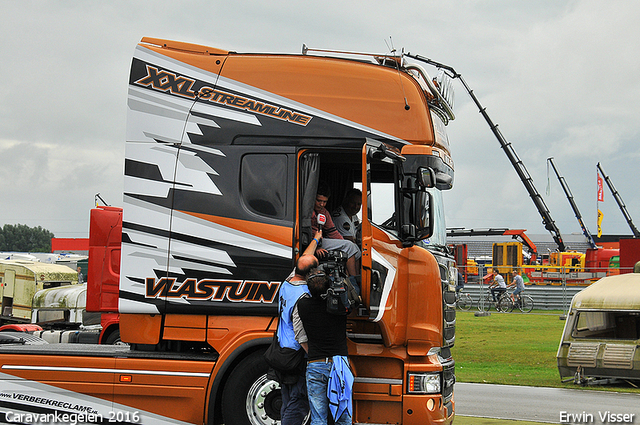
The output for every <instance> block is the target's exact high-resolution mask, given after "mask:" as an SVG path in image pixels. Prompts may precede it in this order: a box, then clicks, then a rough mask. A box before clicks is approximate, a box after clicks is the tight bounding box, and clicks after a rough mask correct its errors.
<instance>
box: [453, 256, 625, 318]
mask: <svg viewBox="0 0 640 425" xmlns="http://www.w3.org/2000/svg"><path fill="white" fill-rule="evenodd" d="M489 267H490V266H489ZM479 272H480V275H479V276H478V275H476V277H475V279H474V281H473V282H470V283H466V284H465V287H464V292H466V293H468V294H469V295H471V298H472V299H473V308H474V309H476V308H477V307H478V299H479V298H480V295H481V294H482V293H483V292H486V291H488V290H489V288H488V285H487V284H484V283H483V284H481V283H479V282H482V281H483V277H484V276H483V272H484V270H483V269H482V268H480V270H479ZM616 272H617V273H630V272H633V270H631V269H630V270H622V269H618V270H617V271H616ZM606 274H607V273H604V274H603V275H606ZM558 275H559V281H560V283H559V282H558V280H556V281H555V282H554V284H553V285H552V284H548V285H545V284H542V285H541V284H535V285H533V284H529V283H527V284H526V286H525V288H526V289H525V293H526V294H528V295H529V296H531V298H533V302H534V308H535V309H536V310H562V311H564V312H568V311H569V307H570V306H571V299H572V298H573V296H574V295H575V294H577V293H578V292H580V291H581V290H583V289H584V288H586V287H587V285H571V284H567V282H568V281H569V282H570V281H571V279H573V278H575V271H573V270H571V268H568V269H567V270H566V271H565V269H564V268H562V271H561V272H559V273H558ZM503 277H504V278H505V282H506V283H507V285H508V284H509V283H511V282H510V281H508V280H507V275H506V273H503ZM593 280H594V281H596V280H597V279H593ZM511 290H512V289H510V291H511Z"/></svg>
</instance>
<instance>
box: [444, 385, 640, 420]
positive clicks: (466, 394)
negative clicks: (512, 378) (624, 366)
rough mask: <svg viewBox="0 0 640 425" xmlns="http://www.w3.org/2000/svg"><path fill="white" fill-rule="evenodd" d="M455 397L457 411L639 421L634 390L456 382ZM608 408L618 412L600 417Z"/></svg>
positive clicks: (516, 417)
mask: <svg viewBox="0 0 640 425" xmlns="http://www.w3.org/2000/svg"><path fill="white" fill-rule="evenodd" d="M454 398H455V401H456V414H459V415H466V416H480V417H486V418H500V419H514V420H526V421H534V422H550V423H556V424H557V423H566V424H568V423H589V424H604V423H625V422H626V423H635V424H640V394H635V393H625V394H621V393H612V392H603V391H594V390H580V389H576V390H573V389H563V388H538V387H519V386H512V385H489V384H468V383H456V385H455V394H454ZM607 412H609V413H610V414H615V415H617V416H615V417H609V418H606V417H604V418H603V417H602V415H607ZM624 414H626V415H628V416H627V417H626V420H625V417H623V416H622V415H624ZM572 415H575V416H572ZM580 415H582V416H580ZM589 415H591V416H589ZM618 415H619V416H618ZM630 415H634V416H633V417H631V416H630ZM607 419H608V420H607ZM611 419H616V420H611Z"/></svg>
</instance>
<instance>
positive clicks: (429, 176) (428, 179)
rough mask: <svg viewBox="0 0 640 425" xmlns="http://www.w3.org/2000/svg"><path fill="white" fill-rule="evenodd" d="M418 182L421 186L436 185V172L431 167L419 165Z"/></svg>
mask: <svg viewBox="0 0 640 425" xmlns="http://www.w3.org/2000/svg"><path fill="white" fill-rule="evenodd" d="M417 182H418V186H419V187H420V188H423V189H424V188H428V187H434V186H435V185H436V173H435V171H433V168H430V167H418V173H417Z"/></svg>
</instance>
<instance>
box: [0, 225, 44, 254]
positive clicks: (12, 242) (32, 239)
mask: <svg viewBox="0 0 640 425" xmlns="http://www.w3.org/2000/svg"><path fill="white" fill-rule="evenodd" d="M53 237H55V235H54V234H53V233H51V232H50V231H48V230H47V229H43V228H42V227H40V226H37V227H29V226H27V225H25V224H15V225H14V224H5V225H4V226H2V228H0V251H15V252H51V238H53Z"/></svg>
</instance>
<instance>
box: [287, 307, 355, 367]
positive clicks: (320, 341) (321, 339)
mask: <svg viewBox="0 0 640 425" xmlns="http://www.w3.org/2000/svg"><path fill="white" fill-rule="evenodd" d="M298 314H299V315H300V320H302V325H303V326H304V330H305V332H306V334H307V338H308V339H309V342H308V343H309V353H308V357H309V360H319V359H322V358H324V357H333V356H346V355H348V354H349V353H348V349H347V316H346V315H337V314H331V313H327V302H326V301H325V300H323V299H321V298H314V297H311V298H301V299H300V300H299V301H298Z"/></svg>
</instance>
